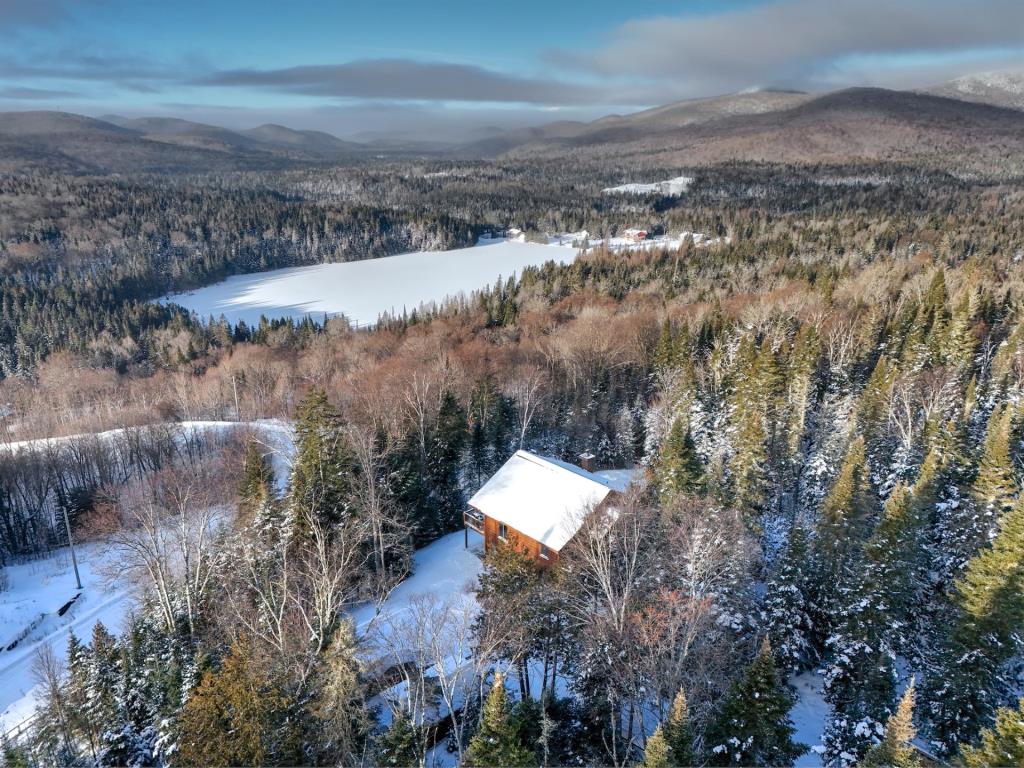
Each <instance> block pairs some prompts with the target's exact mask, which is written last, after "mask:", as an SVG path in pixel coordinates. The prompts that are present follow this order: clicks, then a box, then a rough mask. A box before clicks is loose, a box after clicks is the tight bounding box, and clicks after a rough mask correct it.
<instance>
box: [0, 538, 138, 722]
mask: <svg viewBox="0 0 1024 768" xmlns="http://www.w3.org/2000/svg"><path fill="white" fill-rule="evenodd" d="M77 554H78V565H79V572H80V573H81V576H82V589H81V596H80V597H79V598H78V599H77V600H76V601H75V602H74V604H73V605H72V606H71V607H70V608H69V609H68V610H67V612H66V613H65V614H64V615H63V616H58V615H57V613H58V611H59V610H60V608H61V607H62V606H63V605H64V604H65V603H67V602H68V601H69V600H71V599H72V598H74V597H75V595H78V594H79V590H78V588H77V586H76V584H75V575H74V570H73V568H72V563H71V555H70V552H69V550H67V549H61V550H58V551H56V552H54V553H52V554H51V555H49V556H47V557H45V558H42V559H40V560H33V561H32V562H28V563H23V564H19V565H10V566H7V567H6V568H5V569H4V571H5V573H6V574H7V577H8V580H9V582H10V587H9V589H8V590H7V591H4V592H0V643H3V649H2V650H0V733H7V732H9V731H11V730H12V729H16V728H17V726H18V725H19V724H21V723H23V722H24V721H25V720H27V719H28V718H30V717H32V714H33V712H34V710H35V703H36V694H37V691H36V688H35V686H36V682H35V680H34V679H33V675H32V662H33V659H34V658H35V656H36V652H37V650H38V649H39V648H40V647H41V646H43V645H46V644H49V645H50V646H51V647H52V648H53V651H54V653H56V655H57V657H58V658H60V659H64V657H65V655H66V651H67V642H68V631H69V630H70V629H74V631H75V633H76V634H77V635H78V636H79V637H80V638H81V639H83V640H85V641H88V639H89V636H90V634H91V633H92V628H93V625H94V624H95V623H96V622H97V621H102V622H103V623H104V624H105V625H106V627H107V628H108V629H109V630H111V631H112V632H117V631H119V630H120V629H121V622H122V620H123V618H124V616H125V614H126V613H127V612H128V610H129V609H130V608H131V606H132V605H133V604H134V601H133V599H132V597H131V595H130V593H129V591H128V589H127V587H126V586H124V585H113V586H111V585H107V584H105V583H104V580H103V578H102V577H101V576H100V571H102V570H103V566H104V565H105V564H106V563H107V560H108V558H109V555H108V553H106V552H105V551H104V547H103V546H102V545H100V544H87V545H84V546H80V547H79V548H78V550H77ZM15 640H17V641H18V642H17V645H16V647H14V648H13V649H11V650H7V648H8V646H9V645H10V644H11V643H12V642H14V641H15Z"/></svg>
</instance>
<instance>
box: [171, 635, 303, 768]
mask: <svg viewBox="0 0 1024 768" xmlns="http://www.w3.org/2000/svg"><path fill="white" fill-rule="evenodd" d="M291 708H292V705H291V702H290V700H289V699H288V697H287V696H285V695H284V693H283V692H282V691H281V690H280V688H279V687H278V686H276V685H275V684H274V682H273V681H272V680H271V678H270V676H269V673H268V671H267V670H266V668H265V665H261V664H260V663H258V662H257V660H256V659H254V658H253V657H252V648H251V647H249V646H247V645H244V644H241V643H236V644H235V645H233V646H232V647H231V649H230V650H229V652H228V655H227V656H226V657H225V658H224V661H223V663H222V664H221V666H220V668H219V669H210V670H208V671H207V672H206V673H205V674H204V675H203V678H202V680H201V681H200V682H199V685H198V686H196V688H195V689H194V690H193V691H192V692H191V693H190V694H189V697H188V700H187V701H186V702H185V706H184V707H183V708H182V711H181V715H180V717H179V718H178V723H177V727H178V752H177V755H176V760H177V762H178V763H179V764H181V765H183V766H207V765H217V766H221V765H223V766H228V765H265V764H269V763H277V764H296V763H299V762H301V760H300V759H299V755H298V753H297V752H296V750H295V746H296V744H295V734H294V722H293V720H292V719H291V718H290V716H289V715H290V712H291Z"/></svg>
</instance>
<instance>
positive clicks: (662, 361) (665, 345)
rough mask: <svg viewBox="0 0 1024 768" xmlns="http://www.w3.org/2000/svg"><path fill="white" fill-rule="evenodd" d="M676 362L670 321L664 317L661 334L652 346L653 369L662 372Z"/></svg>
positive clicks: (674, 343) (674, 342)
mask: <svg viewBox="0 0 1024 768" xmlns="http://www.w3.org/2000/svg"><path fill="white" fill-rule="evenodd" d="M675 362H676V341H675V338H674V335H673V333H672V322H671V321H670V320H669V319H668V318H667V317H666V318H665V320H664V322H663V323H662V324H661V335H660V336H659V337H658V343H657V344H656V345H655V347H654V370H656V371H658V372H659V373H662V372H664V371H667V370H669V369H671V368H672V367H673V366H674V365H675Z"/></svg>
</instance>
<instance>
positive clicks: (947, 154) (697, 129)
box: [503, 88, 1024, 175]
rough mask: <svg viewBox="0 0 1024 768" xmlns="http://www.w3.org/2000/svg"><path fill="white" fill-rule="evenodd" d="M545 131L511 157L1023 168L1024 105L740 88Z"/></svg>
mask: <svg viewBox="0 0 1024 768" xmlns="http://www.w3.org/2000/svg"><path fill="white" fill-rule="evenodd" d="M538 133H539V134H540V138H537V139H533V140H531V141H527V142H523V143H521V144H517V145H515V146H514V147H511V148H508V149H505V150H504V152H503V156H505V157H507V158H524V159H525V158H552V157H577V158H580V159H586V160H590V161H601V160H603V159H607V158H615V159H616V160H617V161H620V162H621V161H628V162H630V163H631V164H634V165H637V166H643V165H649V166H652V167H654V166H657V167H666V166H677V167H678V166H687V165H689V166H692V165H705V164H714V163H720V162H726V161H731V160H741V161H767V162H790V163H833V164H834V163H858V162H879V161H885V162H912V163H915V164H919V165H924V166H927V167H938V168H944V169H948V170H954V171H961V172H968V173H980V174H995V175H1017V174H1021V173H1024V112H1020V111H1017V110H1013V109H1007V108H1003V107H995V106H990V105H985V104H978V103H975V102H969V101H962V100H958V99H952V98H946V97H941V96H935V95H931V94H922V93H911V92H906V91H891V90H885V89H881V88H851V89H847V90H842V91H836V92H833V93H828V94H824V95H821V96H808V95H806V94H792V93H773V92H768V93H766V94H760V93H755V94H737V95H735V96H732V97H723V98H722V99H711V100H702V101H701V102H694V103H687V102H684V103H682V104H678V105H670V106H668V107H662V108H659V109H657V110H649V111H647V112H640V113H637V114H635V115H628V116H626V117H624V118H617V119H615V120H613V121H608V122H606V121H597V122H595V123H591V124H589V125H588V127H587V129H586V130H584V131H581V132H580V133H578V134H576V135H574V136H570V137H554V136H547V135H545V134H544V129H543V127H541V128H540V129H538Z"/></svg>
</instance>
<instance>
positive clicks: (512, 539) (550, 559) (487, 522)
mask: <svg viewBox="0 0 1024 768" xmlns="http://www.w3.org/2000/svg"><path fill="white" fill-rule="evenodd" d="M499 525H500V523H499V522H498V521H497V520H495V519H494V518H493V517H487V515H484V550H485V551H486V552H490V551H491V550H492V549H494V547H497V546H499V545H502V544H504V545H507V546H512V547H515V548H516V549H518V550H519V551H520V552H525V553H526V554H527V555H529V556H530V557H532V558H533V559H534V560H536V561H537V562H538V563H541V564H543V565H550V564H551V563H554V562H556V561H557V560H558V553H557V552H555V551H554V550H553V549H549V550H548V555H547V557H541V554H540V546H541V545H540V542H539V541H537V540H536V539H531V538H530V537H529V536H527V535H526V534H525V533H521V532H520V531H517V530H516V529H515V528H513V527H511V526H507V528H508V538H507V539H506V540H505V541H502V540H501V538H499V536H498V526H499Z"/></svg>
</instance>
